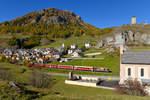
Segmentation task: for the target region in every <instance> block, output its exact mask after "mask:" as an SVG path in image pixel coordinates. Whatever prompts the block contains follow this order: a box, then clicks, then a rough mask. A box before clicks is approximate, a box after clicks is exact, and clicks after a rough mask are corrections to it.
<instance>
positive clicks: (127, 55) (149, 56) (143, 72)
mask: <svg viewBox="0 0 150 100" xmlns="http://www.w3.org/2000/svg"><path fill="white" fill-rule="evenodd" d="M120 54H121V59H120V83H123V82H124V80H126V79H128V78H131V79H138V80H139V81H140V82H142V83H149V84H150V50H134V51H131V50H127V51H123V46H120Z"/></svg>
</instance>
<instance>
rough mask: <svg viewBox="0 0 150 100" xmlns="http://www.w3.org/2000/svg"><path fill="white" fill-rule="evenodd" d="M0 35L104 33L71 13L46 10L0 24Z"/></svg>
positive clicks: (62, 35) (51, 35)
mask: <svg viewBox="0 0 150 100" xmlns="http://www.w3.org/2000/svg"><path fill="white" fill-rule="evenodd" d="M108 31H111V29H110V30H108ZM0 33H1V34H2V33H3V34H5V33H12V34H13V33H24V34H38V35H47V36H48V37H49V38H58V37H59V38H65V37H69V36H70V35H74V36H81V35H98V34H102V33H104V31H103V32H102V31H101V30H100V29H99V28H96V27H94V26H92V25H90V24H87V23H84V22H83V21H82V19H81V17H80V16H78V15H76V14H75V13H73V12H70V11H65V10H60V9H57V8H48V9H42V10H40V11H33V12H30V13H28V14H26V15H24V16H21V17H18V18H16V19H14V20H11V21H9V22H8V21H5V22H3V23H0Z"/></svg>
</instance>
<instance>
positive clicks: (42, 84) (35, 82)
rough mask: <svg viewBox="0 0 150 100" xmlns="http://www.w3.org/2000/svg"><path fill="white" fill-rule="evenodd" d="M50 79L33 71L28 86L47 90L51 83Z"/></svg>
mask: <svg viewBox="0 0 150 100" xmlns="http://www.w3.org/2000/svg"><path fill="white" fill-rule="evenodd" d="M51 80H52V79H51V77H50V76H49V75H47V74H45V73H41V72H37V71H33V72H32V75H31V77H30V80H29V82H30V83H29V84H30V85H31V86H33V87H36V88H48V87H49V85H50V83H51Z"/></svg>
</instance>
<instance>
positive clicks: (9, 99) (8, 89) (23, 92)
mask: <svg viewBox="0 0 150 100" xmlns="http://www.w3.org/2000/svg"><path fill="white" fill-rule="evenodd" d="M15 84H16V86H17V87H14V86H12V85H10V84H8V83H7V84H4V85H1V87H0V100H32V99H35V98H39V97H41V96H42V94H40V93H39V92H36V91H31V90H28V89H27V88H25V87H24V86H23V85H21V84H19V83H15Z"/></svg>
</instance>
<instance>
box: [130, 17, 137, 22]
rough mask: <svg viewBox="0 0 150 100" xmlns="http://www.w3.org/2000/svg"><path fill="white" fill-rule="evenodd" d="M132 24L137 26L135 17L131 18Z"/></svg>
mask: <svg viewBox="0 0 150 100" xmlns="http://www.w3.org/2000/svg"><path fill="white" fill-rule="evenodd" d="M131 24H136V17H135V16H133V17H132V18H131Z"/></svg>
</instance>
